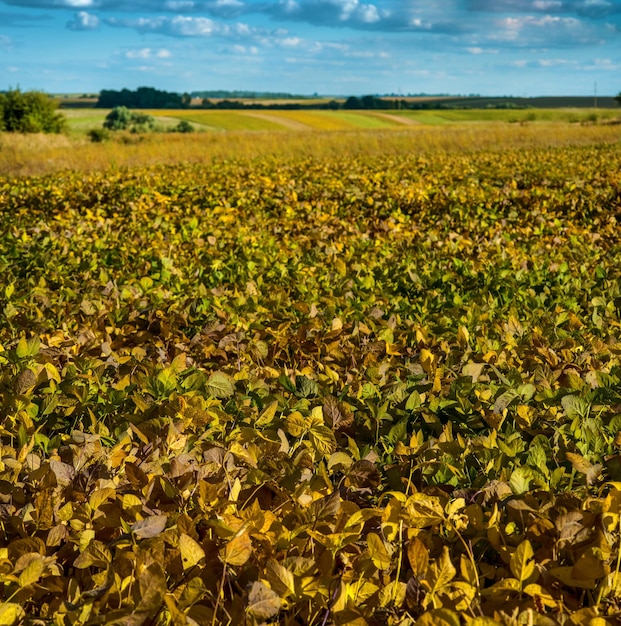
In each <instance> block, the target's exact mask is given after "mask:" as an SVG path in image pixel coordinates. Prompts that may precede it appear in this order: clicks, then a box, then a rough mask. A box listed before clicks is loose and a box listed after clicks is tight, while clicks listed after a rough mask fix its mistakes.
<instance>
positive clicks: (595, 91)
mask: <svg viewBox="0 0 621 626" xmlns="http://www.w3.org/2000/svg"><path fill="white" fill-rule="evenodd" d="M593 93H594V96H595V108H596V109H597V81H595V87H594V90H593Z"/></svg>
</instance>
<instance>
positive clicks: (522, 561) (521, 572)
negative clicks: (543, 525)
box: [509, 539, 535, 583]
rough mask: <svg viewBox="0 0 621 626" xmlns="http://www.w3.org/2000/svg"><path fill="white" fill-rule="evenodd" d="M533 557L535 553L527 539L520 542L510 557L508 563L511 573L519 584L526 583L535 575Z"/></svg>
mask: <svg viewBox="0 0 621 626" xmlns="http://www.w3.org/2000/svg"><path fill="white" fill-rule="evenodd" d="M534 557H535V553H534V552H533V547H532V546H531V544H530V541H528V539H526V540H524V541H522V543H521V544H520V545H519V546H518V547H517V548H516V550H515V552H514V553H513V554H512V555H511V561H510V563H509V566H510V568H511V572H512V573H513V575H514V576H515V577H516V578H517V579H518V580H519V581H520V582H521V583H524V582H525V581H527V580H528V579H529V578H530V577H531V576H532V575H533V574H534V573H535V560H534Z"/></svg>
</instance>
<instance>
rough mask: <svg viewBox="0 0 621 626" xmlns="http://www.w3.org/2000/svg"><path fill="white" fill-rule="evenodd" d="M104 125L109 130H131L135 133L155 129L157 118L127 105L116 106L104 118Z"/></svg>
mask: <svg viewBox="0 0 621 626" xmlns="http://www.w3.org/2000/svg"><path fill="white" fill-rule="evenodd" d="M103 126H104V128H105V129H108V130H130V131H131V132H133V133H142V132H150V131H152V130H155V118H154V117H153V116H152V115H147V114H146V113H135V112H133V111H130V110H129V109H128V108H127V107H123V106H121V107H114V108H113V109H112V111H110V113H108V115H106V119H105V120H104V123H103Z"/></svg>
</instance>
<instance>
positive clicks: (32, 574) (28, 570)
mask: <svg viewBox="0 0 621 626" xmlns="http://www.w3.org/2000/svg"><path fill="white" fill-rule="evenodd" d="M28 556H32V559H31V560H30V562H29V563H28V565H27V566H26V567H25V568H24V570H23V571H22V573H21V574H20V575H19V584H20V587H27V586H28V585H32V584H33V583H36V582H37V581H38V580H39V578H41V574H43V570H44V569H45V564H44V562H43V557H42V556H41V555H40V554H34V553H33V554H32V555H28ZM28 556H27V555H24V556H23V557H22V558H28ZM20 560H21V559H20Z"/></svg>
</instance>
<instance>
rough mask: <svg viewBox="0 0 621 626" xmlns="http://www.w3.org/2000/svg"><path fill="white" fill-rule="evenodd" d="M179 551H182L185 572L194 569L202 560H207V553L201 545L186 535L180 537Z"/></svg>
mask: <svg viewBox="0 0 621 626" xmlns="http://www.w3.org/2000/svg"><path fill="white" fill-rule="evenodd" d="M179 550H180V551H181V562H182V563H183V569H184V570H187V569H190V568H191V567H194V566H195V565H197V564H198V563H199V562H200V560H201V559H204V558H205V551H204V550H203V548H201V546H200V544H198V543H197V542H196V541H194V539H192V537H190V536H189V535H186V534H184V533H182V534H180V535H179Z"/></svg>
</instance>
